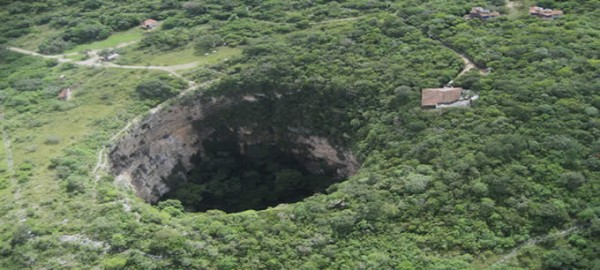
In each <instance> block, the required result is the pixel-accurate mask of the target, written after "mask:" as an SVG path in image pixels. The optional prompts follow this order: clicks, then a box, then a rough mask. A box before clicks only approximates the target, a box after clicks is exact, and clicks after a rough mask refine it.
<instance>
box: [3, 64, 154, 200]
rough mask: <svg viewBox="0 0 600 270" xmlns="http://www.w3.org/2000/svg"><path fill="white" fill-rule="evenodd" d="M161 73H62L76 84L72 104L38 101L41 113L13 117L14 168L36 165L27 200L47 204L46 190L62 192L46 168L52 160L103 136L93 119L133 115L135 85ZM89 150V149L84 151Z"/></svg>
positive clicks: (91, 71) (67, 102)
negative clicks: (71, 148)
mask: <svg viewBox="0 0 600 270" xmlns="http://www.w3.org/2000/svg"><path fill="white" fill-rule="evenodd" d="M159 73H161V72H159V71H145V70H122V69H91V68H85V69H75V70H70V71H68V72H60V74H65V75H66V76H67V78H68V80H70V82H72V84H73V85H77V86H76V87H73V88H74V90H73V97H72V99H71V100H69V101H66V102H65V101H58V100H46V101H45V102H41V103H40V106H44V107H45V108H43V110H40V112H38V113H31V114H28V115H27V116H23V115H16V116H15V117H14V119H11V121H13V123H14V122H16V123H18V125H17V126H16V128H14V129H13V130H12V131H11V134H10V135H11V137H12V138H13V147H12V148H13V156H14V161H15V168H16V169H18V168H19V166H21V165H23V164H25V163H30V164H33V165H34V166H33V167H34V169H33V170H32V172H31V177H29V180H28V181H27V182H26V183H23V185H24V186H23V187H24V190H27V194H26V196H27V197H28V198H29V201H32V202H40V201H42V200H45V198H47V193H48V192H51V191H52V190H56V189H60V188H61V186H60V185H58V186H57V182H56V181H55V180H54V172H53V171H51V170H50V169H48V165H49V164H50V161H51V159H52V158H54V157H59V156H62V155H64V150H65V149H66V148H67V147H69V146H71V145H73V144H76V143H80V142H81V141H83V140H84V139H85V138H87V137H88V136H90V135H94V134H99V133H102V132H104V131H103V130H100V129H99V126H98V124H97V121H100V120H104V119H116V118H117V117H118V116H119V115H131V112H132V110H136V109H135V108H137V107H136V101H135V100H133V99H132V98H131V94H132V92H133V91H134V89H135V86H136V85H137V83H138V82H139V81H141V80H143V79H145V78H149V77H155V76H157V75H158V74H159ZM57 76H58V73H55V74H51V75H49V76H48V78H50V77H54V78H56V77H57ZM121 119H122V117H121ZM121 121H122V120H121ZM122 124H123V125H124V124H125V123H122ZM99 146H100V145H99ZM99 146H98V147H99ZM90 150H93V149H88V150H87V151H90ZM87 155H89V156H90V161H89V162H90V163H91V162H93V161H94V158H93V157H95V156H96V153H95V152H94V151H90V152H89V153H88V154H87ZM90 166H93V165H91V164H90Z"/></svg>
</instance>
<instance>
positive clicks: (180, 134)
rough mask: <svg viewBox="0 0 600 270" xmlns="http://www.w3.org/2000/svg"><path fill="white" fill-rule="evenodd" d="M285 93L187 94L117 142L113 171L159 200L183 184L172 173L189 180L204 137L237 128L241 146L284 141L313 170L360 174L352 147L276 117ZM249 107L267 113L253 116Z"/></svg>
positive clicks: (144, 196) (143, 194)
mask: <svg viewBox="0 0 600 270" xmlns="http://www.w3.org/2000/svg"><path fill="white" fill-rule="evenodd" d="M284 98H285V97H281V96H280V95H278V96H277V98H276V99H275V101H273V100H274V99H269V100H267V99H266V98H265V97H264V96H262V95H257V96H243V97H235V98H234V97H216V98H215V97H202V96H197V97H196V98H189V97H188V98H186V99H185V100H181V101H180V102H179V104H175V105H172V106H170V107H166V108H164V109H162V110H161V111H158V112H155V113H153V114H151V115H149V116H147V117H146V118H145V119H144V120H143V121H141V122H140V123H139V124H138V125H136V126H134V127H132V128H131V129H130V130H129V132H128V133H127V134H126V135H125V136H123V137H122V138H121V139H120V140H119V141H118V142H116V144H115V146H114V147H113V148H112V150H111V151H110V153H109V162H110V168H111V171H112V173H113V174H114V175H115V176H116V179H117V181H118V182H122V183H126V184H128V185H129V186H131V187H132V188H133V189H134V190H135V192H136V193H137V195H138V196H139V197H141V198H142V199H144V200H145V201H146V202H149V203H155V202H157V201H158V200H159V199H160V198H161V197H162V196H164V195H165V194H166V193H167V192H169V191H170V190H171V189H172V188H173V187H174V186H175V185H177V184H178V183H173V182H172V180H171V179H173V177H170V176H172V175H173V174H181V177H179V179H183V181H185V173H186V172H189V171H190V170H192V169H193V168H194V166H195V165H194V163H193V162H192V158H194V157H202V155H203V151H204V149H203V143H202V142H203V141H204V140H206V139H207V138H209V137H210V136H211V135H212V134H213V133H214V132H215V130H217V129H223V128H226V129H228V130H229V131H230V132H232V133H234V134H236V137H237V140H238V142H239V144H240V146H242V145H243V146H244V147H247V146H248V145H253V144H265V143H267V144H272V145H282V146H285V148H286V149H285V151H288V152H290V153H291V155H292V156H293V157H294V159H296V161H297V162H298V163H300V164H301V166H302V167H303V168H304V169H305V170H307V171H310V172H312V173H315V174H319V173H320V170H323V164H326V166H327V168H328V170H331V169H333V170H334V171H335V173H334V177H335V178H337V179H345V178H347V177H349V176H352V175H353V174H355V173H356V171H357V170H358V168H359V162H358V161H357V159H356V158H355V157H354V155H353V154H352V153H351V152H350V151H349V150H346V149H343V148H341V147H339V146H336V145H333V144H332V143H331V140H330V139H328V138H325V137H320V136H316V135H313V134H311V131H310V130H308V129H306V128H304V127H302V126H287V125H283V124H281V123H282V122H281V121H273V122H271V120H270V119H271V117H270V116H269V115H268V114H269V113H268V111H269V109H270V106H273V104H274V103H275V105H276V103H277V102H278V101H277V100H281V99H284ZM284 107H286V106H284ZM248 110H252V111H262V112H267V113H262V114H261V115H260V117H257V118H259V119H251V117H250V116H249V115H250V114H249V113H247V112H248ZM278 116H281V115H280V114H278ZM275 122H277V123H275ZM244 147H240V149H244Z"/></svg>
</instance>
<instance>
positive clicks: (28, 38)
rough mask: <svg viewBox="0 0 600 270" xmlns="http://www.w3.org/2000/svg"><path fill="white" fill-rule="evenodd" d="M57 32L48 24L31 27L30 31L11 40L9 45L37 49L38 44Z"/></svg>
mask: <svg viewBox="0 0 600 270" xmlns="http://www.w3.org/2000/svg"><path fill="white" fill-rule="evenodd" d="M58 33H59V31H58V30H56V29H53V28H51V27H50V26H48V25H40V26H35V27H32V28H31V33H29V34H27V35H24V36H22V37H19V38H17V39H14V40H11V41H10V42H9V45H10V46H15V47H19V48H22V49H26V50H31V51H37V49H38V46H40V44H42V43H43V42H44V41H45V40H47V39H49V38H50V37H52V36H54V35H56V34H58Z"/></svg>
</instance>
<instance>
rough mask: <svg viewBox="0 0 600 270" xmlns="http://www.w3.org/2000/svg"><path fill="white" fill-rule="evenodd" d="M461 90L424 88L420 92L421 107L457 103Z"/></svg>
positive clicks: (456, 88) (457, 88) (455, 88)
mask: <svg viewBox="0 0 600 270" xmlns="http://www.w3.org/2000/svg"><path fill="white" fill-rule="evenodd" d="M462 90H463V89H462V88H459V87H454V88H425V89H423V90H422V91H421V106H423V107H428V106H436V105H438V104H447V103H452V102H455V101H458V100H459V99H460V94H461V93H462Z"/></svg>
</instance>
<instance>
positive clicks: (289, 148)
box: [160, 126, 343, 212]
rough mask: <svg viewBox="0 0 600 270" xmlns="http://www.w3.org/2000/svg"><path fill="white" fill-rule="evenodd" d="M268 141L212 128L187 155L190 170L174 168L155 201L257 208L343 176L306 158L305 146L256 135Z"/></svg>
mask: <svg viewBox="0 0 600 270" xmlns="http://www.w3.org/2000/svg"><path fill="white" fill-rule="evenodd" d="M262 136H264V138H266V139H268V141H253V142H247V141H243V140H244V138H243V137H244V136H240V133H239V130H236V129H232V128H230V127H227V126H220V127H218V128H215V130H214V131H213V132H212V133H211V135H210V136H209V137H207V138H206V139H205V140H204V141H202V148H203V151H202V152H201V154H196V155H194V156H193V157H192V158H191V163H192V164H193V166H194V167H193V168H192V169H191V170H189V171H188V170H185V169H184V168H183V167H181V166H177V167H176V168H175V169H174V170H173V173H172V174H171V175H170V176H169V177H168V178H167V181H166V182H167V185H169V186H170V187H171V190H170V191H169V192H167V193H166V194H165V195H164V196H162V197H161V198H160V200H167V199H177V200H179V201H181V202H182V204H183V205H184V207H185V208H186V210H188V211H193V212H198V211H206V210H210V209H218V210H222V211H225V212H240V211H244V210H249V209H254V210H262V209H266V208H267V207H271V206H276V205H278V204H280V203H293V202H297V201H301V200H302V199H304V198H306V197H308V196H311V195H313V194H315V193H320V192H324V191H325V190H326V189H327V187H329V186H330V185H332V184H334V183H336V182H339V181H341V180H343V178H341V177H339V176H338V175H337V174H338V172H337V168H336V167H335V166H331V165H329V164H328V162H327V161H326V160H325V159H322V158H314V157H310V156H309V152H307V151H302V147H309V146H308V145H302V144H298V143H294V142H291V141H287V140H285V139H275V138H274V137H273V136H270V135H262Z"/></svg>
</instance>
